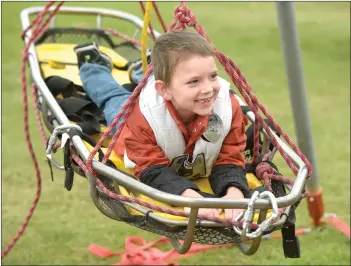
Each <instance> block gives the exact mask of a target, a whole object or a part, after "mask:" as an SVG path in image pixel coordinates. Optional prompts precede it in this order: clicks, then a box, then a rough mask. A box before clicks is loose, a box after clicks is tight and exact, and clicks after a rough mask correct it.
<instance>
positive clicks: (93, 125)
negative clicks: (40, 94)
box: [45, 76, 106, 135]
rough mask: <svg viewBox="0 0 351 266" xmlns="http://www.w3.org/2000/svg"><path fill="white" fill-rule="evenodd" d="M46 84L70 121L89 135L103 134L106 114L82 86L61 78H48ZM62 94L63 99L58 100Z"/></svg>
mask: <svg viewBox="0 0 351 266" xmlns="http://www.w3.org/2000/svg"><path fill="white" fill-rule="evenodd" d="M45 82H46V85H47V86H48V88H49V90H50V91H51V93H52V94H53V96H54V97H55V98H56V100H57V102H58V104H59V105H60V107H61V108H62V110H63V112H64V113H65V114H66V115H67V117H68V119H70V120H71V121H73V122H76V123H77V125H79V126H80V127H81V128H82V130H83V132H84V133H86V134H88V135H92V134H96V133H101V124H106V120H105V117H104V114H103V112H102V111H101V110H100V109H99V108H98V107H97V106H96V104H95V103H94V102H93V101H91V99H90V98H89V97H88V96H87V95H86V94H85V92H84V90H83V88H82V87H81V86H78V85H76V84H74V83H73V82H72V81H70V80H68V79H65V78H62V77H59V76H51V77H48V78H46V80H45ZM60 94H61V95H62V97H63V99H58V98H57V97H58V96H59V95H60Z"/></svg>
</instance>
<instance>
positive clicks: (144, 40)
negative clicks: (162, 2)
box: [141, 1, 152, 73]
mask: <svg viewBox="0 0 351 266" xmlns="http://www.w3.org/2000/svg"><path fill="white" fill-rule="evenodd" d="M151 8H152V2H151V1H147V2H146V8H145V14H144V25H143V31H142V36H141V62H142V64H143V72H144V73H145V72H146V68H147V58H146V48H147V29H148V27H149V22H150V12H151Z"/></svg>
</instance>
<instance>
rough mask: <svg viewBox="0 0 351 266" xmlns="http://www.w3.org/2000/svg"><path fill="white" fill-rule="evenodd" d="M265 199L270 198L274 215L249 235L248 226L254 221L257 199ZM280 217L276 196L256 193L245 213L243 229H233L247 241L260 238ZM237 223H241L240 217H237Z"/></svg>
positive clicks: (269, 193) (268, 193)
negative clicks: (254, 207) (254, 206)
mask: <svg viewBox="0 0 351 266" xmlns="http://www.w3.org/2000/svg"><path fill="white" fill-rule="evenodd" d="M264 198H268V199H269V200H270V202H271V205H272V215H271V216H270V217H269V218H268V219H267V220H264V221H263V222H262V223H261V224H260V225H259V227H258V228H257V229H256V230H255V231H254V232H252V233H249V228H248V225H249V223H250V222H251V221H252V217H253V213H254V209H253V205H254V202H255V201H256V200H257V199H264ZM278 215H279V210H278V204H277V200H276V198H275V196H274V194H273V193H272V192H270V191H264V192H262V193H259V192H258V191H255V192H254V194H253V195H252V197H251V199H250V201H249V204H248V207H247V211H246V212H245V215H244V221H243V229H242V230H240V229H239V228H238V227H237V226H234V227H233V229H234V231H235V232H236V233H237V234H239V235H240V236H241V237H242V238H243V239H246V238H247V237H249V238H258V237H259V236H260V235H261V234H263V232H264V231H265V230H266V229H267V228H268V227H269V226H270V225H271V224H272V222H273V221H274V220H275V219H276V218H277V217H278ZM235 221H239V217H237V218H236V219H235Z"/></svg>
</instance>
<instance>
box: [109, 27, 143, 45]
mask: <svg viewBox="0 0 351 266" xmlns="http://www.w3.org/2000/svg"><path fill="white" fill-rule="evenodd" d="M104 31H105V32H108V33H111V34H112V35H114V36H117V37H119V38H122V39H124V40H126V41H128V42H131V43H133V44H134V45H137V46H141V42H140V41H139V40H136V39H134V38H131V37H129V36H128V35H125V34H123V33H120V32H118V31H116V30H114V29H105V30H104Z"/></svg>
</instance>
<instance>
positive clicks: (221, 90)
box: [77, 31, 251, 219]
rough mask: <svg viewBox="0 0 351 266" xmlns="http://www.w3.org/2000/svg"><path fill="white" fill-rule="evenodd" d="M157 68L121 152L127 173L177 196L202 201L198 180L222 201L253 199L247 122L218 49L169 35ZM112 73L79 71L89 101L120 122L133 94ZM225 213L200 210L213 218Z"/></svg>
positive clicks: (93, 68) (87, 67) (191, 36)
mask: <svg viewBox="0 0 351 266" xmlns="http://www.w3.org/2000/svg"><path fill="white" fill-rule="evenodd" d="M77 54H78V60H79V56H80V54H79V50H78V51H77ZM151 63H152V66H153V76H151V77H150V78H149V79H148V82H147V85H146V86H145V87H144V89H143V90H142V92H141V94H140V97H139V101H138V102H137V103H136V105H135V107H134V109H133V110H132V112H131V113H130V115H129V117H128V119H127V122H126V125H125V127H124V128H123V130H122V132H121V135H120V137H119V139H118V141H117V143H116V146H115V151H116V153H117V154H118V155H119V156H121V158H124V162H125V165H126V167H130V168H134V175H135V176H136V177H137V178H138V179H139V180H140V181H141V182H143V183H145V184H147V185H149V186H151V187H153V188H156V189H158V190H161V191H164V192H168V193H172V194H176V195H181V196H186V197H202V195H203V193H202V192H201V191H200V190H199V188H198V187H197V186H196V185H195V184H194V183H193V182H191V180H192V179H195V178H199V177H208V179H209V183H210V185H211V188H212V190H213V192H214V194H215V196H217V197H224V198H235V199H240V198H244V197H250V195H251V193H250V190H249V188H248V183H247V180H246V176H245V170H244V167H245V162H244V156H243V154H242V152H243V151H244V148H245V145H246V135H245V126H246V124H247V120H246V119H245V118H244V116H243V114H242V112H241V109H240V105H239V103H238V101H237V100H236V99H235V97H234V96H233V95H232V94H230V93H229V83H228V82H226V81H225V80H223V79H221V78H219V77H218V69H217V66H216V60H215V55H214V53H213V48H212V47H211V45H210V44H209V43H208V42H207V41H206V40H205V39H204V38H203V37H202V36H200V35H199V34H197V33H192V32H189V31H174V32H168V33H165V34H164V35H161V36H160V37H158V38H157V39H156V41H155V43H154V46H153V49H152V53H151ZM102 65H104V64H102ZM109 71H110V70H109V69H108V68H107V67H105V66H101V65H99V63H98V65H96V64H82V66H81V68H80V73H81V79H82V81H83V87H84V88H85V90H86V91H87V94H88V95H89V96H90V97H91V98H92V100H93V101H94V102H96V103H97V105H98V106H99V107H101V108H103V109H104V112H105V116H106V114H108V115H110V116H112V114H113V117H114V116H115V115H116V114H117V113H118V112H119V110H120V108H121V106H122V105H123V104H120V102H123V103H125V101H126V99H127V98H128V93H127V92H126V90H124V91H123V87H122V86H120V85H119V84H117V83H116V82H115V81H114V80H113V77H112V76H111V75H108V73H109ZM102 73H103V74H102ZM94 84H95V85H94ZM96 85H97V86H98V87H96ZM113 117H112V118H113ZM112 118H110V119H107V120H108V121H112ZM185 211H187V212H189V208H185ZM220 212H221V210H217V209H200V210H199V213H200V214H212V215H213V216H218V215H219V214H220ZM240 212H241V210H230V209H227V210H225V217H226V218H231V219H234V218H235V217H236V216H237V215H238V214H239V213H240Z"/></svg>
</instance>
